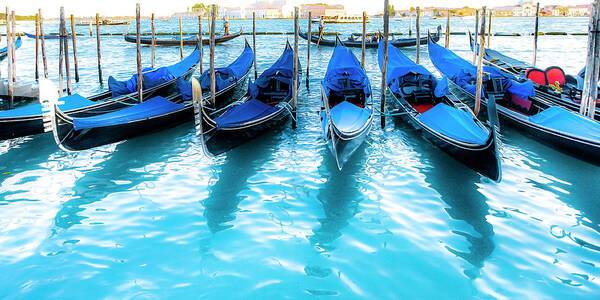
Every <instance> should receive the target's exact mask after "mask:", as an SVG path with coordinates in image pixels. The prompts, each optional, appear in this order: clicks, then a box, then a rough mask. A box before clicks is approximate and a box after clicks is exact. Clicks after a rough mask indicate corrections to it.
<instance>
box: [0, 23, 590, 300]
mask: <svg viewBox="0 0 600 300" xmlns="http://www.w3.org/2000/svg"><path fill="white" fill-rule="evenodd" d="M426 21H427V22H429V23H427V24H426V25H425V26H424V27H434V26H433V24H434V23H443V22H444V20H426ZM470 22H473V21H464V22H463V21H461V20H458V19H457V20H453V27H454V28H455V29H456V30H457V31H465V30H466V28H465V26H467V25H470V24H469V23H470ZM530 23H531V22H530V20H528V19H498V20H495V21H494V25H495V26H496V27H495V28H497V30H498V31H503V32H527V27H526V26H529V25H528V24H530ZM175 24H176V22H175V21H173V22H171V23H169V24H161V26H160V27H159V28H163V27H164V28H170V30H171V29H173V28H176V25H175ZM248 24H250V23H249V22H247V21H233V22H232V30H235V29H236V28H239V26H244V28H245V29H246V31H248V30H250V27H249V26H248ZM544 24H545V26H546V27H550V26H552V27H553V28H562V29H563V31H571V32H581V31H584V30H585V27H586V24H587V20H586V19H543V22H542V29H543V30H544V31H552V30H549V29H546V28H545V27H544ZM379 25H380V23H379V22H377V21H375V20H374V21H373V22H371V23H370V24H369V26H370V28H371V29H375V28H378V27H379ZM28 26H29V27H28ZM49 26H50V25H49ZM186 26H188V27H189V28H190V31H191V30H193V28H195V26H196V25H195V24H194V23H193V22H190V23H189V24H186ZM258 27H259V30H265V31H266V30H269V31H290V30H291V28H292V24H291V21H269V22H266V21H260V22H258ZM20 28H21V29H22V30H27V28H31V25H30V24H23V25H21V26H20ZM331 29H332V30H334V29H335V30H338V31H343V32H354V31H359V30H360V29H359V28H358V26H357V25H356V26H352V25H350V26H348V25H345V26H342V25H338V26H331ZM81 30H82V31H86V30H87V28H82V29H81ZM109 30H115V31H118V29H114V28H111V29H109ZM392 30H393V31H403V32H406V22H393V23H392ZM47 31H51V30H47ZM165 31H166V30H165ZM285 38H286V36H259V37H258V38H257V42H258V51H257V52H258V55H257V58H258V68H259V71H261V70H264V69H265V68H266V67H268V66H269V65H270V64H271V63H272V62H273V61H274V60H275V59H276V58H277V57H278V56H279V54H280V53H281V51H282V50H283V46H284V43H285ZM24 42H25V43H24V45H23V47H22V48H21V49H20V50H18V51H17V53H18V57H17V61H18V64H19V66H18V70H17V74H18V76H19V79H20V80H22V81H30V80H31V78H32V76H33V66H32V61H33V55H34V54H33V53H34V52H33V48H32V47H33V42H32V40H30V39H25V40H24ZM78 42H79V44H78V50H79V55H80V68H81V69H80V73H81V78H82V80H81V83H80V84H79V85H77V86H76V88H77V89H78V90H79V91H80V92H81V93H83V94H84V95H87V94H91V93H93V92H95V91H96V90H98V89H101V88H99V87H98V84H97V77H96V73H95V72H96V65H95V46H94V45H95V39H90V38H84V37H82V38H80V39H79V40H78ZM585 43H586V38H585V37H578V36H567V37H550V36H546V37H541V38H540V48H539V49H540V53H539V58H538V62H539V65H540V66H542V67H545V66H550V65H552V64H554V63H556V62H560V63H561V64H562V65H563V66H564V67H565V69H567V71H569V72H577V71H579V69H580V68H581V66H583V64H584V58H585V55H584V51H585V50H584V49H585ZM48 44H49V47H50V50H49V53H50V54H51V55H50V57H53V59H52V60H50V63H51V69H50V75H51V77H54V78H56V76H57V74H56V73H57V71H56V70H57V67H56V65H57V59H54V58H55V57H56V53H57V50H56V43H55V42H48ZM492 45H493V46H494V47H495V48H498V49H501V50H504V51H507V52H509V53H510V54H511V55H514V56H516V57H520V58H522V59H524V60H528V59H530V57H531V38H529V37H518V38H500V37H494V38H493V40H492ZM242 46H243V39H237V40H234V41H231V42H229V43H227V44H223V45H221V46H219V48H218V51H217V64H221V63H225V62H228V61H230V60H231V59H232V58H234V57H236V56H237V55H238V53H239V52H240V51H241V50H242ZM451 46H452V49H454V50H456V51H457V52H458V53H460V54H461V55H464V56H465V57H469V55H470V54H469V53H468V52H467V38H466V37H464V36H452V42H451ZM190 50H191V48H186V51H188V52H189V51H190ZM157 51H158V52H157V59H158V61H159V64H167V63H171V62H174V61H177V59H178V55H179V50H178V49H177V48H159V49H158V50H157ZM300 51H301V58H302V59H303V60H302V62H303V67H305V66H306V60H305V54H306V43H305V41H302V44H301V46H300ZM312 51H313V52H312V53H311V54H312V60H313V63H312V64H311V77H310V84H311V86H310V87H311V88H310V90H306V89H305V88H303V89H302V90H301V94H300V104H299V110H300V111H301V113H300V114H299V124H298V128H297V129H296V130H292V129H291V128H290V126H289V124H288V126H285V127H284V128H282V129H281V130H279V131H277V132H273V133H270V134H268V135H266V136H264V137H261V138H260V139H258V140H256V141H254V142H252V143H249V144H247V145H245V146H243V147H240V148H238V149H236V150H234V151H231V152H230V153H228V154H226V155H223V156H219V157H217V158H214V159H210V158H207V157H205V156H203V154H202V151H201V148H200V146H199V144H198V142H197V140H196V137H195V135H194V131H193V126H192V124H186V125H182V126H179V127H177V128H173V129H169V130H165V131H162V132H159V133H156V134H152V135H147V136H143V137H139V138H136V139H132V140H130V141H126V142H123V143H119V144H116V145H109V146H105V147H100V148H97V149H94V150H89V151H82V152H78V153H65V152H62V151H60V150H59V149H58V148H57V147H56V145H55V144H54V142H53V140H52V138H51V137H50V136H48V135H43V136H36V137H28V138H21V139H15V140H11V141H4V142H0V162H1V163H0V174H1V175H0V253H1V254H2V255H0V298H9V299H13V298H16V299H21V298H30V299H39V298H61V299H65V298H120V299H121V298H142V299H147V298H151V299H152V298H175V297H179V298H223V299H240V298H245V299H248V298H256V299H267V298H284V297H285V298H311V297H316V296H320V297H323V298H334V297H335V298H341V299H348V298H372V299H389V298H392V299H393V298H444V299H464V298H507V297H509V298H528V299H550V298H555V299H576V298H581V299H583V298H590V299H595V298H598V297H599V296H600V279H599V277H600V205H599V204H600V198H599V196H598V195H599V194H600V186H599V183H598V180H599V179H600V168H598V167H597V166H593V165H591V164H588V163H585V162H582V161H579V160H577V159H575V158H572V157H571V156H568V155H565V154H563V153H561V152H558V151H556V150H554V149H552V148H549V147H547V146H545V145H543V144H540V143H538V142H536V141H535V140H532V139H531V138H530V137H528V136H525V135H523V134H521V133H519V132H518V131H516V130H514V129H512V128H510V127H507V126H504V127H502V133H501V140H502V146H501V151H502V167H503V180H502V182H500V183H494V182H491V181H489V180H486V179H484V178H482V177H480V176H479V175H477V174H476V173H474V172H472V171H470V170H469V169H467V168H466V167H464V166H463V165H461V164H459V163H457V162H455V161H454V160H453V159H452V158H450V157H448V156H447V155H445V154H444V153H442V152H441V151H440V150H439V149H437V148H435V147H433V146H432V145H430V144H429V143H428V142H426V141H425V140H423V139H422V138H421V137H420V135H419V134H418V133H417V132H415V131H413V130H411V129H410V128H409V127H408V126H406V125H404V124H403V123H399V122H393V121H392V120H391V119H390V120H388V126H387V127H386V128H385V130H382V129H381V128H380V127H379V126H375V127H374V130H373V131H372V133H371V135H370V137H369V139H368V140H367V142H366V145H365V146H364V147H362V148H361V149H360V150H359V151H358V152H357V154H356V155H355V157H354V159H352V160H350V161H349V162H348V164H347V165H346V166H345V168H344V170H343V171H342V172H338V171H337V168H336V165H335V161H334V159H333V158H332V157H331V155H330V153H329V151H328V149H327V147H326V144H325V143H324V141H323V140H322V139H321V136H320V130H319V117H318V115H317V113H316V110H317V109H318V107H319V101H320V100H319V88H318V84H319V80H320V77H322V76H323V74H324V72H325V67H326V62H327V61H328V59H329V57H330V55H331V49H330V48H325V47H320V48H316V47H313V48H312ZM405 51H406V52H407V53H408V54H409V55H413V56H414V48H412V49H411V48H408V49H405ZM134 53H135V46H134V45H133V44H128V43H125V42H123V41H122V38H120V37H117V36H115V37H107V38H104V39H103V57H104V58H103V66H104V73H105V78H106V77H107V75H108V74H116V75H118V76H119V77H121V78H124V77H128V76H130V74H131V72H132V70H134V69H135V61H134V60H133V59H132V57H134ZM149 53H150V50H149V49H148V48H144V53H143V55H144V61H146V62H148V61H149ZM356 53H357V54H359V51H356ZM421 57H422V58H423V63H424V64H425V65H426V66H427V67H429V68H430V69H431V70H433V67H432V66H431V64H430V62H429V61H428V59H427V55H426V53H422V56H421ZM205 62H206V60H205ZM367 62H368V64H367V71H368V74H369V76H370V77H371V81H372V84H373V87H374V90H377V89H378V88H379V84H380V81H381V78H380V76H379V74H378V68H377V65H376V52H375V51H374V50H373V51H369V52H367ZM1 67H2V68H4V69H3V70H5V62H3V64H2V66H1ZM375 95H376V97H378V93H377V92H375Z"/></svg>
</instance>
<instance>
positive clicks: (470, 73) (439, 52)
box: [429, 40, 535, 98]
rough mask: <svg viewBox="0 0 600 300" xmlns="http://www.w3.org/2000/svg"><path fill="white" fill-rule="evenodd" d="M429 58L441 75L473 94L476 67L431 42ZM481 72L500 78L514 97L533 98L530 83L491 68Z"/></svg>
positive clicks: (532, 89) (533, 93)
mask: <svg viewBox="0 0 600 300" xmlns="http://www.w3.org/2000/svg"><path fill="white" fill-rule="evenodd" d="M429 58H430V59H431V62H432V63H433V65H434V66H435V67H436V68H437V69H438V70H439V71H440V72H441V73H442V74H443V75H445V76H447V77H448V78H449V79H450V80H452V81H454V82H455V83H456V84H458V85H459V86H461V87H462V88H463V89H465V90H466V91H468V92H470V93H471V94H475V81H476V79H477V67H475V66H474V65H473V64H471V63H470V62H468V61H466V60H465V59H463V58H461V57H460V56H458V55H456V54H455V53H454V52H452V51H450V50H448V49H446V48H444V47H442V46H440V45H438V44H436V43H434V42H433V41H431V40H430V41H429ZM483 71H484V72H485V73H486V74H485V75H486V76H488V77H490V78H501V79H502V81H503V85H504V86H505V87H506V88H507V89H508V91H509V92H511V93H513V94H515V95H518V96H520V97H522V98H528V97H531V96H535V87H534V86H533V83H532V82H530V81H525V82H518V81H517V80H516V77H514V76H513V75H510V74H507V73H506V72H503V71H501V70H499V69H498V68H495V67H491V66H485V67H483Z"/></svg>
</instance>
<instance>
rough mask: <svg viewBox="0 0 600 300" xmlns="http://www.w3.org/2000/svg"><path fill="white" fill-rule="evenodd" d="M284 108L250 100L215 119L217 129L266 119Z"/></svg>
mask: <svg viewBox="0 0 600 300" xmlns="http://www.w3.org/2000/svg"><path fill="white" fill-rule="evenodd" d="M280 109H282V108H278V107H274V106H271V105H268V104H265V103H263V102H262V101H260V100H256V99H250V100H248V101H245V102H243V103H241V104H238V105H234V106H232V107H231V108H229V109H228V110H227V111H226V112H225V113H223V114H222V115H220V116H219V117H217V118H216V119H215V122H216V123H217V128H230V127H237V126H240V125H242V124H244V123H247V122H250V121H253V120H258V119H261V118H263V117H266V116H268V115H270V114H272V113H274V112H277V111H278V110H280Z"/></svg>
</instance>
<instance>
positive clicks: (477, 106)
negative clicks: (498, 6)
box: [473, 6, 486, 116]
mask: <svg viewBox="0 0 600 300" xmlns="http://www.w3.org/2000/svg"><path fill="white" fill-rule="evenodd" d="M481 16H482V18H481V29H480V30H479V33H478V35H477V36H478V37H479V51H476V52H475V53H479V54H480V55H477V82H476V84H475V108H474V110H473V113H475V116H477V115H479V111H480V110H481V89H482V87H483V56H484V55H483V51H484V50H485V16H486V14H485V6H484V7H482V8H481ZM475 40H477V39H475Z"/></svg>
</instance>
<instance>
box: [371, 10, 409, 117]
mask: <svg viewBox="0 0 600 300" xmlns="http://www.w3.org/2000/svg"><path fill="white" fill-rule="evenodd" d="M383 5H384V6H383V65H382V66H381V106H380V108H379V110H381V128H385V101H386V95H387V94H386V93H387V64H388V34H389V32H390V14H389V11H388V6H389V1H388V0H385V1H384V3H383ZM417 11H418V8H417ZM417 47H418V46H417Z"/></svg>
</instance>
